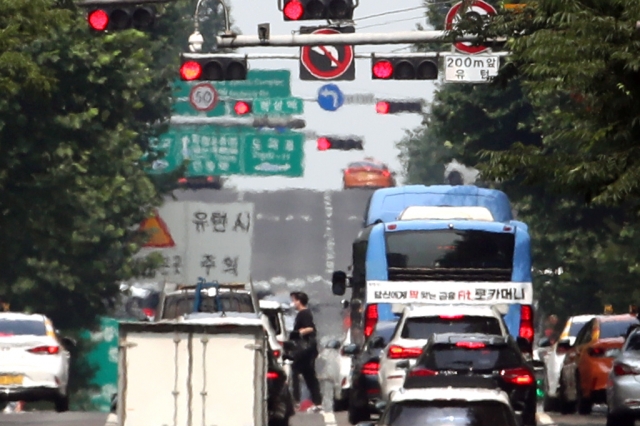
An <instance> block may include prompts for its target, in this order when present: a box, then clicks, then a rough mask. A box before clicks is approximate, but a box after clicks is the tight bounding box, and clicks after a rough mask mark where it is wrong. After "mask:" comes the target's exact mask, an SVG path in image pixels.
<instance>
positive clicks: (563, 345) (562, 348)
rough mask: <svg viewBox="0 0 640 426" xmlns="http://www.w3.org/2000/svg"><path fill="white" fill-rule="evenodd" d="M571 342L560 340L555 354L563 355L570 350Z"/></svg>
mask: <svg viewBox="0 0 640 426" xmlns="http://www.w3.org/2000/svg"><path fill="white" fill-rule="evenodd" d="M571 347H572V345H571V341H570V340H569V339H562V340H559V341H558V345H557V346H556V352H557V353H565V352H567V351H569V350H570V349H571Z"/></svg>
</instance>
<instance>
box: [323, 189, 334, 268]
mask: <svg viewBox="0 0 640 426" xmlns="http://www.w3.org/2000/svg"><path fill="white" fill-rule="evenodd" d="M324 214H325V216H326V219H327V222H326V228H325V233H324V237H325V238H326V239H327V250H326V259H327V262H326V265H325V266H326V271H327V274H333V269H334V268H335V257H336V241H335V239H334V237H333V228H332V226H331V218H332V217H333V204H332V202H331V192H325V193H324Z"/></svg>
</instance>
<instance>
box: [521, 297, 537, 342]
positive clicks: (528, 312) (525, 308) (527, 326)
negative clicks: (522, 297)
mask: <svg viewBox="0 0 640 426" xmlns="http://www.w3.org/2000/svg"><path fill="white" fill-rule="evenodd" d="M533 334H534V333H533V309H532V308H531V305H522V307H521V308H520V331H519V333H518V335H519V336H520V337H524V338H525V339H527V341H528V342H529V343H533Z"/></svg>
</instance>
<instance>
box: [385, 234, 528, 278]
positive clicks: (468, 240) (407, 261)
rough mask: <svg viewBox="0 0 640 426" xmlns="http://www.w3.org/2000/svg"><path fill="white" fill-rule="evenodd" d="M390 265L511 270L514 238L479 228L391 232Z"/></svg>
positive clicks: (388, 248) (388, 243)
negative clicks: (478, 229)
mask: <svg viewBox="0 0 640 426" xmlns="http://www.w3.org/2000/svg"><path fill="white" fill-rule="evenodd" d="M386 240H387V265H388V267H389V268H456V269H457V268H474V269H481V268H499V269H509V270H510V269H512V267H513V266H512V265H513V250H514V244H515V237H514V235H513V234H508V233H495V232H486V231H476V230H465V231H460V230H438V231H402V232H388V233H387V234H386Z"/></svg>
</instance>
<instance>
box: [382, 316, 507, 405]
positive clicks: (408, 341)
mask: <svg viewBox="0 0 640 426" xmlns="http://www.w3.org/2000/svg"><path fill="white" fill-rule="evenodd" d="M435 333H483V334H493V335H501V336H507V335H508V330H507V327H506V326H505V324H504V320H503V319H502V315H501V314H500V312H498V311H497V310H496V309H495V308H493V307H491V306H484V305H478V306H474V305H444V306H438V305H409V306H408V307H406V308H405V309H404V311H403V312H402V316H401V318H400V320H399V321H398V326H397V327H396V330H395V332H394V333H393V337H392V338H391V340H390V341H389V344H388V345H387V347H386V348H385V349H384V351H383V353H382V355H381V357H380V370H379V371H378V378H379V381H380V395H381V397H382V399H383V400H388V399H389V396H390V394H391V393H392V392H394V391H396V390H398V389H400V388H401V387H402V384H403V383H404V379H405V370H404V369H399V368H397V366H396V364H397V363H398V362H399V361H402V360H409V364H410V366H413V364H414V363H415V360H416V358H418V356H419V355H420V353H421V352H422V348H423V347H424V345H426V344H427V341H428V339H429V338H430V337H431V336H432V335H433V334H435Z"/></svg>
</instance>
